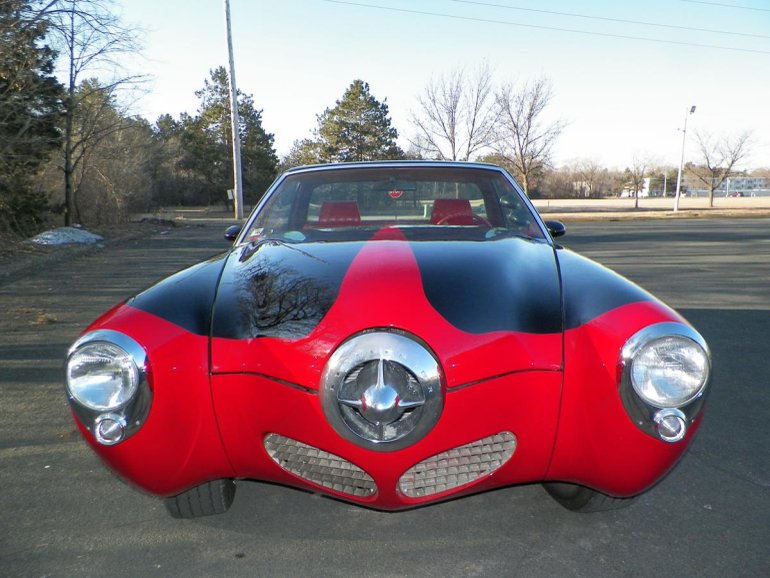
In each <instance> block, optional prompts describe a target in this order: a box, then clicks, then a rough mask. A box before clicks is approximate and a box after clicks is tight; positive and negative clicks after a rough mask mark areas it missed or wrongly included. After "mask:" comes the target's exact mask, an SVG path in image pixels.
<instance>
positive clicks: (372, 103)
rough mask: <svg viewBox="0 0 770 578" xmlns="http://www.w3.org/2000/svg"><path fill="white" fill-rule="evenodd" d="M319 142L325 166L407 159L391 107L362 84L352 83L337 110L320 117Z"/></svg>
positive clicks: (320, 153)
mask: <svg viewBox="0 0 770 578" xmlns="http://www.w3.org/2000/svg"><path fill="white" fill-rule="evenodd" d="M316 138H317V141H318V143H319V145H320V146H319V147H318V149H319V155H320V157H321V158H320V159H319V160H320V161H323V162H353V161H368V160H380V159H402V158H404V152H403V151H402V150H401V149H400V148H399V146H398V145H397V144H396V139H397V138H398V131H397V130H396V129H395V128H393V127H392V126H391V124H390V117H389V116H388V105H387V104H386V103H385V102H382V103H381V102H379V101H378V100H377V99H376V98H375V97H374V96H372V94H371V92H370V91H369V84H368V83H366V82H364V81H363V80H355V81H353V83H352V84H351V85H350V86H349V87H348V89H347V90H346V91H345V94H343V95H342V99H341V100H338V101H337V102H336V104H335V106H334V108H327V109H326V110H325V111H324V112H323V114H321V115H319V116H318V129H317V130H316Z"/></svg>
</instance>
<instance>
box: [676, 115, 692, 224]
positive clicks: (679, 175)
mask: <svg viewBox="0 0 770 578" xmlns="http://www.w3.org/2000/svg"><path fill="white" fill-rule="evenodd" d="M694 112H695V105H692V106H691V107H690V110H689V112H688V111H685V113H684V128H683V129H682V156H681V158H680V159H679V172H678V173H677V175H676V196H675V197H676V198H675V199H674V212H675V213H676V212H677V211H678V210H679V191H680V187H681V184H682V167H683V166H684V139H685V137H686V136H687V119H688V118H689V116H690V115H691V114H692V113H694Z"/></svg>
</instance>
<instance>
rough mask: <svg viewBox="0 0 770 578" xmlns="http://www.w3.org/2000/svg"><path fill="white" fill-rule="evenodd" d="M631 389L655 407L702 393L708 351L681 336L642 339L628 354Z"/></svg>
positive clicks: (669, 405)
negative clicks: (630, 353)
mask: <svg viewBox="0 0 770 578" xmlns="http://www.w3.org/2000/svg"><path fill="white" fill-rule="evenodd" d="M630 362H631V367H630V377H631V385H632V386H633V388H634V391H636V393H637V394H638V395H639V396H640V397H641V398H642V399H643V400H644V401H646V402H647V403H649V404H650V405H652V406H654V407H660V408H674V407H681V406H683V405H685V404H687V403H688V402H690V401H692V400H693V399H695V398H696V397H697V396H698V395H700V394H701V393H702V392H703V389H704V387H705V386H706V382H707V381H708V377H709V371H710V362H709V356H708V352H707V351H706V350H705V349H704V348H703V347H702V346H701V345H699V344H698V343H696V342H695V341H693V340H692V339H690V338H688V337H685V336H683V335H667V336H663V337H657V338H653V339H650V340H649V341H646V342H644V343H643V344H642V345H641V346H640V347H639V348H638V349H637V350H636V351H635V352H634V353H633V356H632V357H631V360H630Z"/></svg>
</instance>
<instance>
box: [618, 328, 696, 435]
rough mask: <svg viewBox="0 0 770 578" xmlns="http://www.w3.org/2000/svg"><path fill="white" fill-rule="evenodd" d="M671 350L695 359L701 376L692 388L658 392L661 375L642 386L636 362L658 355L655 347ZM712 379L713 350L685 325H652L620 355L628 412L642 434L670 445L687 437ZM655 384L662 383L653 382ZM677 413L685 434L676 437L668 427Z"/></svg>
mask: <svg viewBox="0 0 770 578" xmlns="http://www.w3.org/2000/svg"><path fill="white" fill-rule="evenodd" d="M667 347H668V348H670V349H673V350H676V349H677V347H679V348H680V350H679V351H677V352H676V353H677V354H681V353H682V352H683V351H687V353H689V354H690V355H692V356H694V361H695V362H694V363H692V367H693V368H695V369H696V370H697V371H698V372H699V373H698V374H696V375H694V377H693V379H692V382H693V385H692V387H689V388H677V387H672V388H671V390H670V391H669V392H661V391H656V389H659V386H660V383H659V382H660V381H661V379H660V376H658V379H657V380H650V381H649V383H646V384H642V383H639V374H641V373H644V372H640V371H638V368H635V365H634V364H635V362H636V363H641V361H640V359H642V358H643V357H644V356H645V355H647V354H648V353H649V352H650V351H653V352H654V353H656V352H655V351H654V350H655V348H658V349H659V350H660V351H664V350H665V349H666V348H667ZM652 357H653V358H654V357H656V356H655V355H653V356H652ZM662 357H665V355H663V356H662ZM683 357H687V355H684V356H683ZM690 361H692V360H690ZM673 365H674V366H675V365H676V364H673ZM635 369H637V371H635ZM659 371H660V373H663V374H665V372H666V371H672V369H671V367H661V368H660V370H659ZM710 378H711V352H710V350H709V347H708V345H707V344H706V341H705V340H704V339H703V337H702V336H701V335H700V334H699V333H698V332H697V331H695V329H693V328H692V327H690V326H689V325H686V324H684V323H676V322H663V323H656V324H653V325H649V326H647V327H645V328H643V329H641V330H639V331H637V332H636V333H635V334H634V335H632V336H631V337H630V338H629V339H628V340H627V341H626V343H625V345H624V346H623V348H622V350H621V352H620V385H619V388H620V397H621V400H622V401H623V405H624V407H625V409H626V411H627V412H628V414H629V416H630V417H631V419H632V420H633V421H634V423H635V424H636V425H637V426H638V427H639V428H640V429H641V430H642V431H644V432H645V433H648V434H650V435H652V436H653V437H656V438H658V439H661V440H663V441H666V442H669V443H674V442H678V441H680V440H681V439H683V438H684V437H685V432H686V429H687V428H688V427H689V425H690V424H692V422H693V420H694V419H695V418H696V417H697V415H698V413H699V412H700V410H701V408H702V407H703V402H704V401H705V397H706V393H707V391H708V384H709V381H710ZM654 381H657V382H658V383H657V384H656V383H653V382H654ZM680 381H682V382H683V381H684V380H680ZM680 389H682V390H683V391H680ZM673 413H676V415H677V416H681V424H682V431H681V432H680V433H679V434H677V435H672V434H671V432H670V431H668V429H667V427H666V424H667V423H669V422H670V421H671V417H670V416H671V415H673ZM664 418H666V419H664Z"/></svg>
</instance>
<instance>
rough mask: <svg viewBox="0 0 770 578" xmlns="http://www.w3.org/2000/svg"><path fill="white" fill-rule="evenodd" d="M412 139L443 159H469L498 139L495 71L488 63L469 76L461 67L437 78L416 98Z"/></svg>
mask: <svg viewBox="0 0 770 578" xmlns="http://www.w3.org/2000/svg"><path fill="white" fill-rule="evenodd" d="M417 103H418V105H419V111H417V112H413V113H412V117H411V122H412V124H413V125H414V127H415V131H416V135H415V137H414V139H413V140H411V141H410V142H411V143H412V145H413V146H414V147H415V148H416V149H417V150H418V151H419V152H420V153H421V154H424V155H427V156H430V157H435V158H439V159H441V160H453V161H456V160H462V161H467V160H470V158H471V157H472V156H473V155H475V154H478V153H479V152H480V151H481V150H483V149H484V148H488V147H489V146H491V145H492V144H493V142H494V139H495V133H494V127H495V121H496V120H497V111H496V108H495V103H494V94H493V86H492V72H491V70H490V68H489V64H488V63H487V62H483V63H482V64H480V65H479V66H478V67H477V68H476V69H475V71H474V72H473V73H472V74H471V75H468V74H467V73H466V71H465V70H464V69H462V68H457V69H455V70H453V71H451V72H449V73H448V74H445V75H442V76H440V77H438V78H434V79H432V80H431V81H430V83H429V84H428V85H427V86H426V87H425V89H424V90H423V92H422V94H421V95H419V96H418V97H417Z"/></svg>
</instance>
